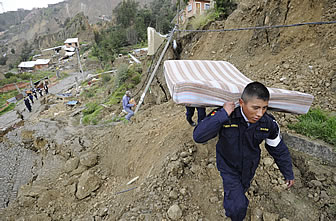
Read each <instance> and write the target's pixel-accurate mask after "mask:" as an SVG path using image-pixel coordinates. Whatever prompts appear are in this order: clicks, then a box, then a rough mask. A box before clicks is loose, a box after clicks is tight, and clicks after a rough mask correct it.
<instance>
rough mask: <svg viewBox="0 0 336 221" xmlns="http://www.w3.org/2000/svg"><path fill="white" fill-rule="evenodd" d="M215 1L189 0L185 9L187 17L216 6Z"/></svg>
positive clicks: (200, 13)
mask: <svg viewBox="0 0 336 221" xmlns="http://www.w3.org/2000/svg"><path fill="white" fill-rule="evenodd" d="M214 2H215V1H213V0H209V1H204V0H189V2H188V4H187V6H186V9H185V15H186V18H190V17H192V16H197V15H202V14H204V13H205V12H206V11H207V10H209V9H211V8H213V7H214Z"/></svg>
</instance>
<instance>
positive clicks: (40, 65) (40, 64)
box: [34, 59, 50, 70]
mask: <svg viewBox="0 0 336 221" xmlns="http://www.w3.org/2000/svg"><path fill="white" fill-rule="evenodd" d="M49 64H50V59H37V60H36V61H35V66H34V69H35V70H40V69H44V68H48V67H49Z"/></svg>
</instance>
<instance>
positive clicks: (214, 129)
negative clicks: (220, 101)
mask: <svg viewBox="0 0 336 221" xmlns="http://www.w3.org/2000/svg"><path fill="white" fill-rule="evenodd" d="M269 97H270V95H269V91H268V89H267V88H266V87H265V86H264V85H263V84H261V83H259V82H252V83H250V84H248V85H247V86H246V87H245V88H244V91H243V93H242V95H241V98H240V99H239V106H238V107H236V108H235V104H234V102H227V103H225V104H224V105H223V107H222V108H219V109H217V110H215V111H213V112H211V113H210V114H209V115H208V116H207V117H206V118H204V119H203V120H202V121H201V122H200V123H199V124H198V125H197V126H196V128H195V129H194V132H193V138H194V140H195V142H197V143H205V142H207V141H208V140H210V139H212V138H214V137H216V136H217V135H218V136H219V140H218V142H217V145H216V161H217V162H216V163H217V169H218V170H219V172H220V175H221V177H222V180H223V187H224V202H223V204H224V209H225V212H226V216H227V217H230V218H231V220H232V221H242V220H244V218H245V216H246V212H247V207H248V204H249V201H248V199H247V197H246V196H245V193H246V191H247V190H248V188H249V187H250V183H251V181H252V179H253V177H254V175H255V171H256V169H257V167H258V164H259V161H260V153H261V150H260V147H259V145H260V144H261V143H262V142H263V141H264V140H265V147H266V149H267V151H268V152H269V153H270V155H271V156H272V157H273V158H274V160H275V163H276V164H277V165H278V167H279V169H280V171H281V173H282V174H283V176H284V178H285V180H286V184H287V187H288V188H289V187H291V186H293V185H294V173H293V169H292V160H291V156H290V153H289V150H288V148H287V146H286V145H285V143H284V142H283V140H282V139H281V136H280V128H279V126H278V124H277V122H276V121H275V119H274V117H273V116H272V115H270V114H268V113H266V110H267V108H268V101H269Z"/></svg>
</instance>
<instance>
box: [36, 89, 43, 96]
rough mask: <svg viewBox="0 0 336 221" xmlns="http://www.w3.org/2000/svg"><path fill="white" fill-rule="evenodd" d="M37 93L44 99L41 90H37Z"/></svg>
mask: <svg viewBox="0 0 336 221" xmlns="http://www.w3.org/2000/svg"><path fill="white" fill-rule="evenodd" d="M37 92H38V93H39V94H40V96H41V97H43V92H42V89H41V88H37Z"/></svg>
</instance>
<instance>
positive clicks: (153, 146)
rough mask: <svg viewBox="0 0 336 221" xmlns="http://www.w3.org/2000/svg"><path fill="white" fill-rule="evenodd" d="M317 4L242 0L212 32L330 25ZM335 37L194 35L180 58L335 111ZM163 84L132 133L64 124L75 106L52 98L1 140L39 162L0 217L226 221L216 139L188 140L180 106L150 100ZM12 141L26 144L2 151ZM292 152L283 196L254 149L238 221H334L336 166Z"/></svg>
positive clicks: (268, 162)
mask: <svg viewBox="0 0 336 221" xmlns="http://www.w3.org/2000/svg"><path fill="white" fill-rule="evenodd" d="M315 3H316V1H308V0H306V1H303V2H302V1H294V0H292V1H287V2H278V1H257V2H255V1H248V0H242V1H240V4H239V6H238V9H237V10H236V11H235V12H234V13H233V14H232V15H231V16H230V17H229V18H228V20H227V21H225V22H215V23H214V24H212V26H210V27H209V28H215V27H225V28H230V27H237V26H244V25H245V26H251V25H262V24H264V22H265V24H266V23H268V22H269V24H278V23H279V22H280V21H281V22H285V23H287V24H289V23H295V22H300V21H302V20H305V21H310V20H314V19H315V20H324V19H333V18H335V10H334V9H335V8H336V1H326V0H325V1H320V2H319V4H315ZM284 10H285V12H284ZM307 12H309V13H307ZM267 16H268V19H266V17H267ZM266 21H267V22H266ZM333 27H334V26H328V27H322V26H319V27H301V28H299V29H286V30H274V31H273V30H272V31H268V32H265V31H256V32H250V33H247V34H241V33H208V34H202V35H201V34H196V35H193V36H187V37H186V38H184V39H182V42H183V45H184V47H183V51H182V54H181V58H182V59H221V60H227V61H229V62H231V63H232V64H234V65H235V66H236V67H238V69H239V70H241V71H242V72H243V73H244V74H246V75H247V76H248V77H249V78H251V79H253V80H260V81H262V82H264V83H266V84H267V85H270V86H273V87H282V88H286V89H294V90H301V91H304V92H307V93H312V94H313V95H314V96H315V101H314V106H315V107H317V106H320V107H322V108H324V109H329V110H332V111H335V105H334V104H336V103H335V102H336V100H335V88H333V85H334V81H335V80H334V79H335V68H334V66H335V65H334V64H335V53H334V50H335V42H334V41H333V39H334V37H335V32H334V31H333V30H334V29H333ZM321 37H322V38H323V41H321ZM223 39H224V40H223ZM215 43H216V44H215ZM167 57H169V58H173V56H172V53H170V54H168V55H167ZM310 66H311V67H310ZM320 81H322V82H320ZM163 82H165V81H164V79H163V75H159V76H158V78H157V84H154V85H153V87H152V94H150V97H152V98H153V99H152V100H153V102H145V105H144V106H143V110H141V111H140V112H139V113H138V114H137V115H136V116H135V117H134V118H133V119H134V123H131V124H125V123H123V122H119V123H116V124H115V125H95V126H82V125H81V124H78V123H76V122H78V120H79V119H78V116H72V114H73V113H74V112H76V111H79V109H81V108H82V107H80V106H78V107H74V108H69V107H67V106H66V104H65V102H60V101H57V100H56V99H52V97H51V99H48V100H47V101H46V104H45V105H48V106H49V107H48V108H43V109H41V110H43V111H42V112H41V113H40V115H39V116H37V117H36V118H35V119H31V121H30V122H26V123H25V125H24V126H23V127H22V128H20V129H19V130H14V131H11V132H9V133H8V134H7V135H5V137H4V139H3V140H4V142H2V143H1V144H0V148H2V149H1V150H7V151H12V150H13V149H15V148H21V149H20V150H22V149H24V150H27V151H29V152H28V153H29V154H32V155H33V156H37V158H36V159H31V160H28V162H31V165H30V164H29V165H28V166H25V167H23V168H26V169H27V168H28V171H31V174H30V179H27V181H26V182H24V183H26V184H24V185H23V186H22V187H21V188H20V189H19V191H18V194H17V198H15V197H12V198H11V200H10V203H9V201H7V202H8V203H7V205H8V207H6V208H4V209H0V217H1V219H3V220H186V221H189V220H190V221H191V220H199V221H200V220H209V221H211V220H229V219H228V218H226V217H225V215H224V211H223V206H222V201H223V188H222V181H221V178H220V176H219V173H218V171H217V169H216V165H215V163H216V158H215V143H216V139H214V140H212V141H209V142H208V143H207V144H204V145H202V144H195V143H194V142H193V140H192V128H191V127H190V126H189V124H188V123H187V122H186V120H185V108H184V107H182V106H177V105H175V104H174V103H173V102H172V101H171V100H170V101H169V102H166V103H163V104H162V101H163V100H164V99H156V100H155V98H163V97H164V95H163V92H162V88H161V87H160V84H163ZM327 83H329V84H327ZM153 104H160V105H153ZM208 111H209V110H208ZM277 118H278V119H279V122H280V124H281V125H282V126H286V123H287V122H292V121H295V119H296V118H295V116H294V115H291V114H277ZM284 129H286V127H284ZM286 130H287V129H286ZM20 131H23V133H24V134H25V135H24V136H23V137H22V139H23V140H26V141H25V142H21V141H18V142H16V143H17V144H19V143H20V145H11V144H13V141H11V140H13V139H14V137H18V136H20V133H21V132H20ZM11 138H12V139H11ZM15 139H16V138H15ZM15 139H14V140H15ZM14 147H15V148H14ZM291 154H292V157H293V163H294V173H295V176H296V183H295V186H294V187H293V188H291V189H290V190H286V189H285V184H284V180H283V178H282V176H281V173H280V171H279V169H278V168H277V166H276V165H275V164H274V161H273V159H272V158H271V157H270V156H269V155H268V153H267V152H266V151H265V149H264V148H262V160H261V162H260V165H259V168H258V169H257V172H256V176H255V178H254V180H253V181H252V184H251V188H250V189H249V191H248V193H247V197H248V198H249V200H250V205H249V209H248V214H247V217H246V220H264V221H266V220H276V221H278V220H281V221H286V220H324V221H326V220H330V221H331V220H335V219H336V197H335V196H336V188H335V187H336V172H335V171H336V170H335V167H333V166H330V165H328V164H326V163H325V162H323V161H321V160H319V159H316V158H313V157H311V156H308V155H305V154H303V153H300V152H296V151H294V150H291ZM15 162H18V161H15ZM22 165H23V164H22ZM14 166H15V165H14ZM23 171H24V170H23ZM137 177H138V178H137ZM12 179H13V180H15V177H12ZM10 181H12V180H9V182H10ZM130 181H133V182H132V183H131V184H129V185H127V183H130ZM9 182H8V183H9ZM22 184H23V183H22ZM20 186H21V185H20ZM10 188H12V186H11V187H10ZM14 195H15V194H14ZM7 205H5V204H4V206H7Z"/></svg>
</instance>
